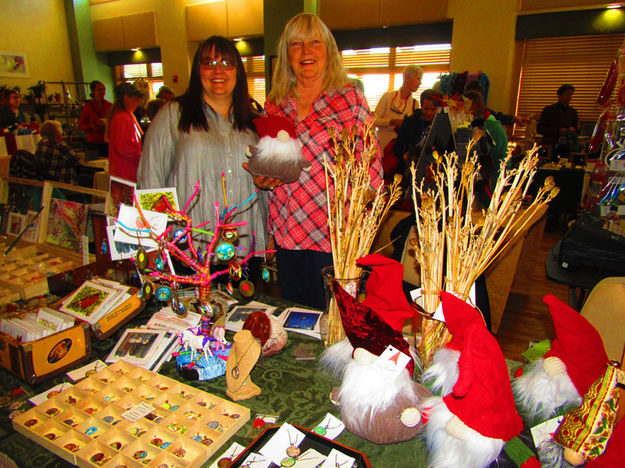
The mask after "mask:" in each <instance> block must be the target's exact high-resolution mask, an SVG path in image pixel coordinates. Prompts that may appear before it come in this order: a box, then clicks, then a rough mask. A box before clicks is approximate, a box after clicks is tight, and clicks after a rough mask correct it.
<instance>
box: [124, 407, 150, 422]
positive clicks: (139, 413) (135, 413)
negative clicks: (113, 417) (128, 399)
mask: <svg viewBox="0 0 625 468" xmlns="http://www.w3.org/2000/svg"><path fill="white" fill-rule="evenodd" d="M152 411H154V407H152V406H150V405H148V404H147V403H145V402H141V403H139V404H138V405H135V406H133V407H132V408H130V409H129V410H128V411H126V412H125V413H122V418H124V419H126V420H128V421H130V422H136V421H138V420H139V419H141V418H142V417H144V416H146V415H147V414H149V413H151V412H152Z"/></svg>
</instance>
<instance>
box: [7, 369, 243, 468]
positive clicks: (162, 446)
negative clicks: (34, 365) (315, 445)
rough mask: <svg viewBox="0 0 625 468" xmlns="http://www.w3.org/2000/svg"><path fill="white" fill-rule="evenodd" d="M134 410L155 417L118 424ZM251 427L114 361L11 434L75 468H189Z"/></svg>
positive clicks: (214, 403)
mask: <svg viewBox="0 0 625 468" xmlns="http://www.w3.org/2000/svg"><path fill="white" fill-rule="evenodd" d="M139 403H147V404H149V405H150V406H152V407H153V410H152V411H151V412H150V413H149V414H147V415H146V416H144V417H141V418H139V419H137V420H136V421H135V422H132V421H129V420H126V419H124V418H123V417H122V414H123V413H124V412H126V411H127V410H128V409H130V408H133V407H135V406H136V405H138V404H139ZM249 419H250V410H249V409H248V408H245V407H244V406H241V405H238V404H236V403H232V402H230V401H228V400H225V399H223V398H220V397H217V396H215V395H212V394H209V393H206V392H203V391H201V390H198V389H196V388H193V387H190V386H188V385H184V384H182V383H180V382H178V381H176V380H173V379H169V378H167V377H164V376H162V375H159V374H155V373H153V372H150V371H148V370H145V369H143V368H140V367H136V366H133V365H131V364H128V363H126V362H125V361H117V362H116V363H114V364H112V365H110V366H109V367H107V368H105V369H103V370H101V371H100V372H98V373H96V374H93V375H91V376H89V377H87V378H85V379H83V380H82V381H80V382H79V383H78V384H76V385H75V386H74V387H70V388H68V389H67V390H64V391H63V392H61V393H58V394H56V395H53V396H49V399H48V400H47V401H46V402H44V403H42V404H40V405H39V406H36V407H34V408H32V409H30V410H28V411H27V412H25V413H22V414H20V415H19V416H17V417H16V418H15V419H14V420H13V427H14V429H15V430H16V431H17V432H19V433H21V434H23V435H24V436H26V437H28V438H29V439H31V440H32V441H34V442H36V443H37V444H39V445H41V446H42V447H44V448H46V449H47V450H49V451H51V452H53V453H54V454H56V455H58V456H59V457H61V458H63V459H64V460H66V461H68V462H70V463H73V464H75V465H78V466H80V467H98V466H101V467H114V466H120V465H125V466H128V467H137V468H139V467H143V466H147V467H165V466H170V467H172V466H177V467H180V468H195V467H200V466H202V465H203V464H204V463H206V461H207V460H208V459H209V458H210V457H211V455H213V454H214V453H215V452H216V451H217V450H218V449H219V448H220V447H221V446H222V445H223V444H225V443H226V442H227V441H228V440H229V439H230V438H231V437H232V436H233V435H234V434H235V433H236V432H237V431H238V430H239V429H240V428H241V427H242V426H243V425H244V424H245V423H246V422H247V421H249ZM207 438H208V439H210V440H212V443H211V442H209V443H208V444H209V445H206V442H207V441H206V439H207ZM202 441H204V443H202ZM141 455H142V456H141Z"/></svg>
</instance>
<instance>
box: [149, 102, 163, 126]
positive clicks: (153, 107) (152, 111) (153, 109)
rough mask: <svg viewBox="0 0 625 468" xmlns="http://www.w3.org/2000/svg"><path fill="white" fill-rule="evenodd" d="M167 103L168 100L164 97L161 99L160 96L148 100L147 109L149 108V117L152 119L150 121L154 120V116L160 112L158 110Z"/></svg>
mask: <svg viewBox="0 0 625 468" xmlns="http://www.w3.org/2000/svg"><path fill="white" fill-rule="evenodd" d="M166 103H167V101H165V100H164V99H159V98H156V99H152V100H151V101H149V102H148V105H147V106H146V110H147V115H148V119H150V122H152V120H154V117H156V114H157V113H158V111H159V110H160V109H161V107H163V106H164V105H165V104H166Z"/></svg>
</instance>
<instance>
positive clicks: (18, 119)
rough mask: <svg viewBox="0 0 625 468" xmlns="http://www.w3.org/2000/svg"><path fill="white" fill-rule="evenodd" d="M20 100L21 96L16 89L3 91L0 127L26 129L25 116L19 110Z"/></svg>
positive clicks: (0, 107)
mask: <svg viewBox="0 0 625 468" xmlns="http://www.w3.org/2000/svg"><path fill="white" fill-rule="evenodd" d="M21 102H22V96H21V95H20V92H19V91H18V90H17V89H7V90H6V91H5V92H4V96H3V97H2V106H0V129H3V128H14V127H18V128H20V129H23V130H26V129H27V128H28V121H27V120H26V116H25V115H24V113H23V112H22V111H21V110H20V103H21ZM20 133H21V132H20Z"/></svg>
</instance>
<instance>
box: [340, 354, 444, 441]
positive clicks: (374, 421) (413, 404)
mask: <svg viewBox="0 0 625 468" xmlns="http://www.w3.org/2000/svg"><path fill="white" fill-rule="evenodd" d="M375 360H376V356H375V355H373V354H372V353H370V352H368V351H366V350H365V349H363V348H356V349H355V350H354V358H353V359H352V360H351V362H349V363H348V364H347V366H346V367H345V371H344V375H343V382H342V383H341V386H340V387H338V388H335V389H334V390H333V392H332V401H333V402H334V403H335V404H337V405H338V406H339V407H340V409H341V419H342V420H343V423H344V424H345V427H346V428H347V430H349V431H350V432H352V433H354V434H356V435H358V436H360V437H362V438H363V439H367V440H369V441H371V442H374V443H376V444H393V443H396V442H402V441H405V440H409V439H412V438H414V437H416V436H417V435H419V434H421V433H423V431H424V429H425V428H424V425H423V421H422V418H421V410H422V405H423V402H424V401H425V400H426V399H427V398H428V397H430V396H431V395H432V393H431V392H430V391H429V390H428V389H427V388H426V387H425V386H423V385H421V384H418V383H417V382H414V381H413V380H412V379H411V377H410V375H409V373H408V371H407V370H402V371H401V373H400V375H399V376H398V377H397V378H396V379H395V378H394V374H393V373H392V372H389V371H388V370H386V369H383V368H382V367H380V366H377V365H375V364H374V362H375Z"/></svg>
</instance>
